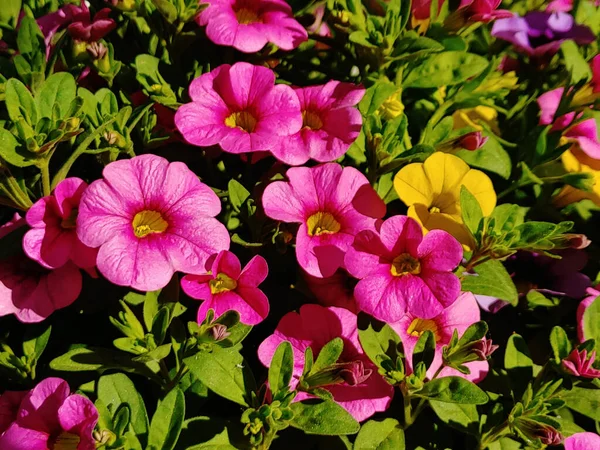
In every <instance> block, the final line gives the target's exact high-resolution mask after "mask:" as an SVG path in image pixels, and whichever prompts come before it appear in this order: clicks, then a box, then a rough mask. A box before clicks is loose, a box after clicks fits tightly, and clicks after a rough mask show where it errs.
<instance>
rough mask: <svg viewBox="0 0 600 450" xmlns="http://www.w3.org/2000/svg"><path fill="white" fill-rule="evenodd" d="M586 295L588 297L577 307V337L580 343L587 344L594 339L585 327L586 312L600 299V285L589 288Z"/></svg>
mask: <svg viewBox="0 0 600 450" xmlns="http://www.w3.org/2000/svg"><path fill="white" fill-rule="evenodd" d="M586 293H587V294H588V296H587V297H586V298H584V299H583V300H582V301H581V303H579V306H578V307H577V337H578V338H579V342H585V341H587V340H588V339H592V338H593V336H592V333H591V332H590V331H591V330H587V327H586V325H585V311H586V310H587V309H588V308H589V307H590V306H591V305H592V303H594V301H595V300H596V299H597V298H598V297H600V285H598V286H596V287H595V288H593V287H588V288H587V290H586Z"/></svg>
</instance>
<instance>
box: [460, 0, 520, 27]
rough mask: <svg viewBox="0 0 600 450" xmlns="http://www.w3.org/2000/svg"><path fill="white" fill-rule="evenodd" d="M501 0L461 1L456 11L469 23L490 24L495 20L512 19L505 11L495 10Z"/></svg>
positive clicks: (510, 14)
mask: <svg viewBox="0 0 600 450" xmlns="http://www.w3.org/2000/svg"><path fill="white" fill-rule="evenodd" d="M500 3H502V0H461V2H460V5H459V6H458V11H460V13H461V14H463V15H464V17H465V18H466V19H467V20H469V21H471V22H484V23H487V22H491V21H492V20H496V19H504V18H507V17H512V15H513V13H512V12H510V11H507V10H506V9H497V8H498V6H500Z"/></svg>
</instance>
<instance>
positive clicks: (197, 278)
mask: <svg viewBox="0 0 600 450" xmlns="http://www.w3.org/2000/svg"><path fill="white" fill-rule="evenodd" d="M268 273H269V267H268V266H267V262H266V261H265V259H264V258H263V257H262V256H258V255H257V256H255V257H254V258H252V259H251V260H250V262H249V263H248V264H247V265H246V267H244V270H242V267H241V265H240V260H239V259H238V258H237V256H235V255H234V254H233V253H231V252H229V251H226V250H223V251H221V252H220V253H219V254H218V255H217V257H216V258H215V259H214V261H213V263H212V268H211V271H210V273H209V274H202V275H186V276H185V277H183V279H182V280H181V286H182V288H183V290H184V291H185V293H186V294H187V295H189V296H190V297H192V298H196V299H200V300H204V301H203V302H202V305H201V306H200V309H199V310H198V323H201V322H202V321H203V320H204V318H205V317H206V313H207V312H208V310H209V309H213V310H214V311H215V316H220V315H221V314H223V313H224V312H225V311H230V310H234V311H237V312H238V313H239V314H240V322H242V323H245V324H246V325H256V324H258V323H260V322H262V321H263V320H264V319H265V317H267V315H268V314H269V300H268V299H267V296H266V295H265V294H264V293H263V291H261V290H260V289H258V287H257V286H258V285H259V284H260V283H262V282H263V281H264V280H265V278H267V274H268Z"/></svg>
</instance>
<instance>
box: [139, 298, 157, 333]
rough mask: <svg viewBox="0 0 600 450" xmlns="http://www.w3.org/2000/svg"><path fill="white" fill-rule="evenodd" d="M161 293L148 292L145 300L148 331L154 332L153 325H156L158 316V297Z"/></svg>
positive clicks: (145, 319) (145, 322)
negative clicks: (155, 320) (155, 318)
mask: <svg viewBox="0 0 600 450" xmlns="http://www.w3.org/2000/svg"><path fill="white" fill-rule="evenodd" d="M159 295H160V291H152V292H146V298H145V299H144V310H143V316H144V325H145V326H146V329H147V330H148V331H150V330H152V324H153V323H154V317H155V316H156V314H158V309H159V307H158V296H159Z"/></svg>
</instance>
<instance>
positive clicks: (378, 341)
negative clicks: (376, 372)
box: [358, 313, 402, 368]
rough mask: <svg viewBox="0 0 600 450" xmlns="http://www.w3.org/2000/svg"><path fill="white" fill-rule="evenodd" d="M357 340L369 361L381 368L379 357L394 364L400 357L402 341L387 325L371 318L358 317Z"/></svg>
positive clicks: (361, 315)
mask: <svg viewBox="0 0 600 450" xmlns="http://www.w3.org/2000/svg"><path fill="white" fill-rule="evenodd" d="M358 339H359V341H360V345H361V346H362V348H363V350H364V351H365V353H366V354H367V356H368V357H369V359H370V360H371V361H372V362H373V363H374V364H376V365H377V366H378V367H380V368H381V357H382V356H383V357H387V358H390V359H391V360H392V361H393V362H394V363H395V362H396V359H397V358H398V356H400V355H402V340H401V339H400V336H398V335H397V334H396V332H395V331H394V330H393V329H392V327H390V326H389V325H388V324H384V323H382V322H379V321H378V320H376V319H374V318H372V317H371V316H369V315H367V314H365V313H360V314H359V315H358Z"/></svg>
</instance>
